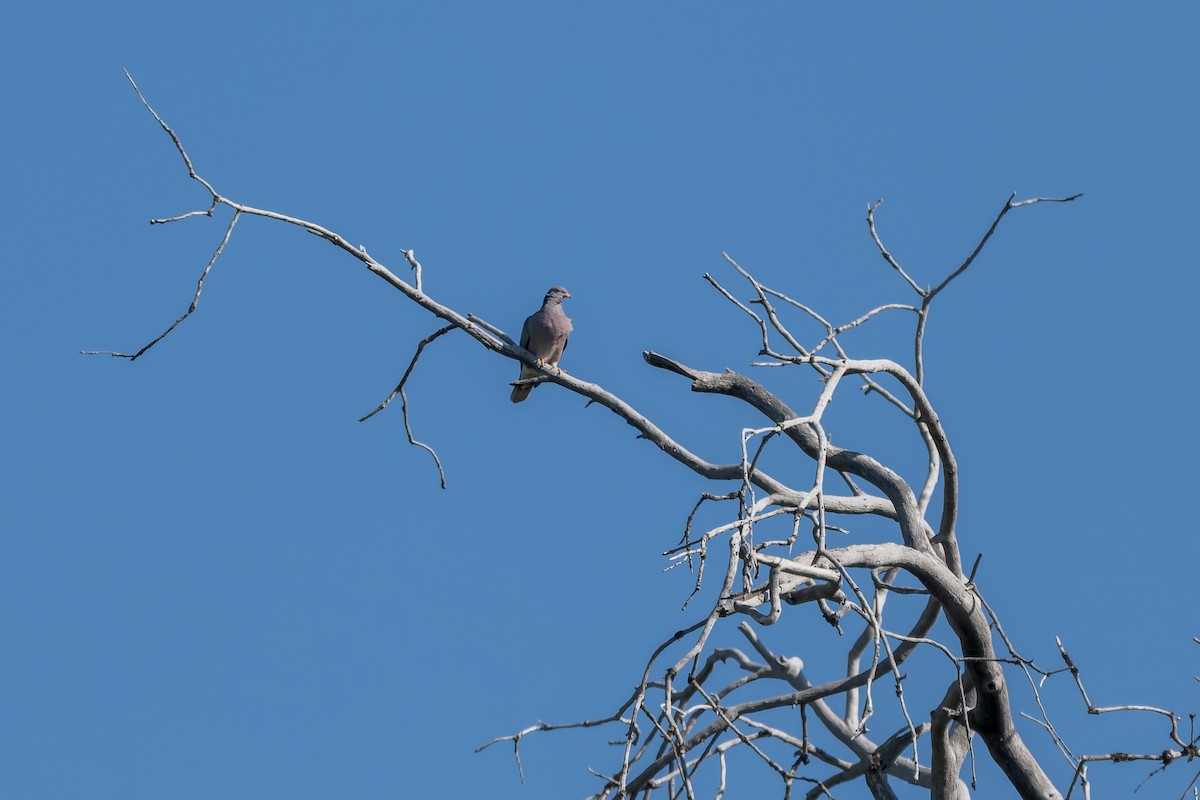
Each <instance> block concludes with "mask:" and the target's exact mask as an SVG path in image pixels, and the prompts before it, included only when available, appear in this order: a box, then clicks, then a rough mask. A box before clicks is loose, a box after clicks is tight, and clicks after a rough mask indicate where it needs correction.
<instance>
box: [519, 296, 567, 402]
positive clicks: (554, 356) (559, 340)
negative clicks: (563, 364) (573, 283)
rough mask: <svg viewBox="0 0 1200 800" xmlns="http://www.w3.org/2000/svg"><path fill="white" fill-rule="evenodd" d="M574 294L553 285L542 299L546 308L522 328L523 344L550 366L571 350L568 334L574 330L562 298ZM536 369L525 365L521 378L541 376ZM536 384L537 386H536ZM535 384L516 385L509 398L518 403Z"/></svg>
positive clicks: (554, 364) (530, 318)
mask: <svg viewBox="0 0 1200 800" xmlns="http://www.w3.org/2000/svg"><path fill="white" fill-rule="evenodd" d="M570 296H571V293H570V292H568V291H567V290H566V289H564V288H563V287H561V286H552V287H551V288H550V289H549V290H548V291H547V292H546V297H545V299H544V300H542V309H541V310H540V311H538V312H537V313H536V314H534V315H532V316H531V317H529V319H527V320H525V325H524V327H522V328H521V347H524V348H525V349H526V350H528V351H529V352H531V353H533V355H534V356H535V357H536V358H537V359H538V360H539V361H540V362H542V364H543V365H546V366H551V367H554V366H558V360H559V359H560V358H562V354H563V351H564V350H566V349H567V335H568V334H570V333H571V320H569V319H567V315H566V314H564V313H563V309H562V301H563V298H564V297H570ZM540 374H541V373H539V372H538V371H537V370H536V369H534V368H533V367H530V366H526V365H525V364H522V365H521V377H520V378H518V379H517V380H525V379H526V378H533V377H536V376H537V375H540ZM536 385H537V384H534V385H533V386H536ZM533 386H514V387H513V390H512V395H511V396H510V397H509V399H510V400H512V401H513V402H514V403H519V402H521V401H522V400H524V399H525V398H526V397H529V393H530V392H532V391H533Z"/></svg>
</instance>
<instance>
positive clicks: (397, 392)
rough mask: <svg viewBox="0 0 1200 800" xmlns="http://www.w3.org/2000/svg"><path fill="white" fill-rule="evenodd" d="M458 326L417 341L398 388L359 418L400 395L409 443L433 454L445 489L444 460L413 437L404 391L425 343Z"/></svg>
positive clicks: (442, 329) (363, 417) (386, 404)
mask: <svg viewBox="0 0 1200 800" xmlns="http://www.w3.org/2000/svg"><path fill="white" fill-rule="evenodd" d="M456 328H457V326H455V325H445V326H443V327H441V328H438V329H437V330H436V331H435V332H433V333H431V334H429V335H428V336H426V337H425V338H424V339H422V340H421V341H420V342H418V343H417V351H416V352H415V353H413V357H412V361H409V362H408V369H406V370H404V376H403V377H402V378H400V383H398V384H396V388H395V389H393V390H392V393H391V394H389V395H388V396H387V399H386V400H384V401H383V402H382V403H380V404H379V405H377V406H376V407H375V410H374V411H372V412H370V413H369V414H366V415H364V416H362V417H359V418H358V421H359V422H366V421H367V420H369V419H370V418H371V417H373V416H375V415H376V414H378V413H379V412H380V411H383V410H384V409H385V408H387V406H388V403H390V402H392V400H394V399H395V397H396V395H400V410H401V412H402V415H403V417H404V433H405V434H406V435H407V436H408V443H409V444H411V445H414V446H416V447H420V448H422V449H423V450H425V451H426V452H427V453H429V455H431V456H433V463H435V464H437V469H438V478H439V480H440V481H441V483H442V488H443V489H445V488H446V473H445V471H443V470H442V460H441V459H440V458H438V454H437V453H436V452H435V451H434V449H433V448H432V447H430V446H429V445H427V444H425V443H424V442H418V441H417V440H416V439H414V438H413V435H412V428H411V427H409V424H408V396H407V395H406V394H405V393H404V384H405V383H406V382H407V381H408V376H409V375H411V374H412V371H413V367H415V366H416V365H417V360H418V359H420V358H421V352H422V351H423V350H424V349H425V345H427V344H429V343H430V342H432V341H433V340H435V339H437V338H438V337H439V336H441V335H442V334H444V333H449V332H450V331H452V330H455V329H456Z"/></svg>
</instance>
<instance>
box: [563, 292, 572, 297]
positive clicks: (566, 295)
mask: <svg viewBox="0 0 1200 800" xmlns="http://www.w3.org/2000/svg"><path fill="white" fill-rule="evenodd" d="M570 296H571V293H570V292H563V297H570Z"/></svg>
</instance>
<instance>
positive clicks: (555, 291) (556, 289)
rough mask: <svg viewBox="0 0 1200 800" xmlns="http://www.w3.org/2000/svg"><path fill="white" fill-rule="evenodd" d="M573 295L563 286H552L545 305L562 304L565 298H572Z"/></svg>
mask: <svg viewBox="0 0 1200 800" xmlns="http://www.w3.org/2000/svg"><path fill="white" fill-rule="evenodd" d="M570 296H571V293H570V292H568V291H567V290H566V289H564V288H563V287H561V286H551V287H550V288H549V289H548V290H547V291H546V298H545V299H544V300H543V301H542V302H543V303H562V301H563V298H564V297H570Z"/></svg>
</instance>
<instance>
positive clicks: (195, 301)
mask: <svg viewBox="0 0 1200 800" xmlns="http://www.w3.org/2000/svg"><path fill="white" fill-rule="evenodd" d="M125 74H126V75H128V74H129V73H125ZM130 80H132V79H130ZM135 88H136V87H135ZM138 94H139V96H140V94H141V93H140V92H139V93H138ZM150 113H154V112H153V111H151V112H150ZM155 116H156V117H157V115H155ZM163 127H164V128H166V124H165V123H164V124H163ZM167 130H168V132H169V131H170V128H167ZM174 136H175V134H174V133H172V134H171V137H172V138H174ZM176 141H178V140H176ZM181 152H182V148H181ZM186 157H187V156H186V155H185V156H184V158H186ZM188 169H191V164H190V163H189V164H188ZM241 213H242V212H241V211H234V212H233V217H232V218H231V219H230V220H229V225H228V226H227V227H226V228H225V235H224V236H223V237H221V243H220V244H218V245H217V249H216V250H215V251H214V252H213V254H212V258H210V259H209V260H208V263H207V264H205V265H204V271H203V272H201V273H200V278H199V280H197V281H196V294H194V295H193V296H192V302H191V303H190V304H189V305H188V308H187V311H185V312H183V313H182V314H180V315H179V318H178V319H176V320H175V321H174V322H172V323H171V325H170V327H168V328H167V329H166V330H165V331H163V332H162V333H160V334H159V335H158V336H156V337H154V338H153V339H151V340H150V342H149V343H148V344H145V345H143V346H142V349H141V350H138V351H137V352H136V353H115V352H112V351H109V350H83V351H81V352H82V353H83V354H84V355H89V356H113V357H114V358H128V359H129V360H130V361H136V360H137V359H138V358H139V357H140V356H141V355H142V353H145V352H146V351H147V350H149V349H150V348H151V347H154V345H156V344H158V343H159V342H161V341H162V340H163V339H165V338H166V337H167V334H168V333H170V332H171V331H173V330H175V328H176V327H177V326H178V325H179V323H181V322H183V321H184V320H185V319H187V318H188V317H190V316H191V314H192V312H193V311H195V310H196V308H197V306H199V305H200V293H201V292H202V291H204V279H205V278H207V277H208V272H209V270H211V269H212V268H213V264H215V263H217V259H218V258H219V257H220V256H221V252H222V251H223V250H224V249H225V245H227V244H229V237H230V236H232V235H233V226H234V225H236V224H237V221H238V219H239V218H240V217H241ZM185 216H186V215H185Z"/></svg>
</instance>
